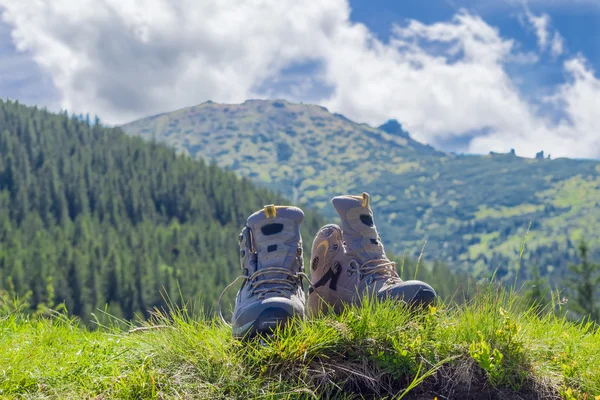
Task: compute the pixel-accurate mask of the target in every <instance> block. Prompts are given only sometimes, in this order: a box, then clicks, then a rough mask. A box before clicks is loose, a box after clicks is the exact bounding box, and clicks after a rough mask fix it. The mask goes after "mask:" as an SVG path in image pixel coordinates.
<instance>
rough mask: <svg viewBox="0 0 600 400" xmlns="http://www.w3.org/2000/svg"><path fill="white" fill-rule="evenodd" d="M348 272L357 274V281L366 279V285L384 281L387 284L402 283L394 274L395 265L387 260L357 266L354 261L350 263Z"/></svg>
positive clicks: (375, 260) (382, 259)
mask: <svg viewBox="0 0 600 400" xmlns="http://www.w3.org/2000/svg"><path fill="white" fill-rule="evenodd" d="M349 271H351V272H353V273H354V272H358V273H359V279H361V280H362V279H363V278H364V277H368V278H367V279H368V281H367V283H368V284H371V283H372V282H373V281H378V280H385V281H386V283H388V284H395V283H401V282H402V279H401V278H400V277H399V276H398V273H397V272H396V263H395V262H394V261H390V260H388V259H387V258H380V259H374V260H368V261H366V262H364V263H363V264H362V265H359V264H358V263H357V262H356V261H354V262H351V263H350V268H349Z"/></svg>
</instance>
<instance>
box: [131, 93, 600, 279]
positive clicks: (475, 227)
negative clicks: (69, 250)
mask: <svg viewBox="0 0 600 400" xmlns="http://www.w3.org/2000/svg"><path fill="white" fill-rule="evenodd" d="M122 128H123V129H124V130H125V131H126V132H127V133H129V134H132V135H139V136H141V137H143V138H146V139H156V140H159V141H162V142H165V143H167V144H169V145H171V146H173V147H175V148H176V149H177V150H178V151H181V152H183V153H187V154H189V155H191V156H192V157H203V158H207V159H214V160H215V161H216V162H217V163H218V165H219V166H222V167H225V168H228V169H231V170H233V171H235V172H237V173H238V174H240V175H242V176H247V177H249V178H251V179H252V180H254V181H255V182H259V183H260V184H262V185H264V186H266V187H269V188H271V189H274V190H277V191H279V192H282V193H284V194H286V195H287V196H288V197H291V198H292V199H293V200H294V201H301V202H303V203H307V204H311V205H314V206H316V207H317V208H318V209H320V210H321V211H322V213H324V214H325V215H326V216H327V217H332V218H335V217H336V215H335V213H334V212H333V210H332V208H331V206H330V204H329V200H330V198H331V197H333V196H334V195H337V194H340V193H354V192H356V193H360V192H362V191H368V192H369V193H371V194H372V197H373V204H374V207H375V210H376V217H375V218H376V223H377V226H378V228H380V231H381V232H382V238H383V240H384V242H385V243H386V246H389V247H390V248H391V249H393V250H394V252H396V253H402V252H403V251H406V252H407V254H409V255H410V256H418V255H419V253H420V251H421V250H422V249H423V245H424V243H425V242H427V247H426V252H425V256H426V258H432V259H433V258H435V259H441V260H444V261H446V262H448V263H451V264H454V265H456V267H457V268H461V269H464V270H467V271H469V272H474V273H479V272H491V271H493V270H495V269H496V268H497V267H499V274H500V276H505V275H506V276H508V277H510V276H511V274H513V273H515V269H516V265H517V259H518V257H519V253H520V244H521V240H522V239H523V237H524V236H525V234H527V232H528V229H529V223H530V222H531V223H532V226H531V231H530V232H529V237H528V243H529V244H528V253H527V254H529V255H530V257H526V260H527V261H531V263H535V264H539V265H540V266H541V267H542V268H543V269H544V270H545V273H547V274H552V273H554V272H556V271H559V275H560V274H561V273H562V272H561V271H563V270H564V269H565V268H566V266H567V264H568V263H569V262H573V261H575V260H576V252H575V246H574V244H573V243H574V241H576V240H578V239H579V238H580V237H582V236H588V237H591V240H590V241H591V243H592V246H595V245H596V244H598V243H599V242H600V240H599V239H598V236H599V235H598V233H599V230H600V229H599V228H597V226H599V225H600V209H599V208H598V207H595V206H594V203H593V202H592V200H593V198H595V197H597V198H600V162H598V161H595V160H573V159H568V158H557V159H552V160H550V159H547V158H544V159H530V158H525V157H520V156H518V155H516V153H515V152H510V153H493V152H491V153H490V154H488V155H461V154H453V153H448V152H443V151H439V150H436V149H435V148H433V147H432V146H430V145H425V144H422V143H420V142H418V141H416V140H414V139H412V137H411V136H410V133H408V132H406V131H405V130H404V129H403V128H402V126H401V124H400V123H398V122H397V121H394V120H389V121H387V122H386V123H384V124H383V125H381V126H380V127H378V128H374V127H371V126H369V125H367V124H359V123H356V122H353V121H351V120H349V119H348V118H346V117H345V116H343V115H340V114H332V113H330V112H329V111H328V110H327V109H326V108H324V107H321V106H315V105H305V104H295V103H289V102H287V101H284V100H247V101H245V102H244V103H241V104H220V103H213V102H210V103H209V102H206V103H202V104H200V105H197V106H192V107H188V108H185V109H181V110H177V111H174V112H170V113H163V114H160V116H155V117H150V119H140V120H137V121H134V122H132V123H129V124H125V125H123V126H122ZM390 132H391V133H390ZM578 196H579V199H578ZM582 198H583V199H586V201H581V199H582Z"/></svg>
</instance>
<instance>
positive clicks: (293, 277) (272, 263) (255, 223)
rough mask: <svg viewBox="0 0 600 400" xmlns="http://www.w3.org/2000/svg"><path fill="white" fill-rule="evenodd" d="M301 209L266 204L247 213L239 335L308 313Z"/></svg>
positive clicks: (237, 305) (242, 239)
mask: <svg viewBox="0 0 600 400" xmlns="http://www.w3.org/2000/svg"><path fill="white" fill-rule="evenodd" d="M303 219H304V213H303V212H302V210H300V209H299V208H296V207H286V206H277V207H275V206H273V205H269V206H265V208H264V209H263V210H260V211H257V212H255V213H254V214H252V215H251V216H250V217H248V220H247V222H246V226H245V227H244V229H243V230H242V233H241V234H240V263H241V267H242V270H243V279H244V282H243V284H242V288H241V289H240V290H239V292H238V295H237V298H236V302H235V308H234V311H233V319H232V328H233V336H234V337H236V338H243V337H252V336H255V335H256V334H259V333H267V332H270V331H272V330H273V328H275V327H276V326H277V325H279V324H282V323H285V322H286V321H288V320H289V319H290V318H292V317H293V316H299V317H301V318H304V307H305V295H304V291H303V289H302V281H301V275H300V273H301V272H303V270H304V261H303V257H302V238H301V236H300V225H301V224H302V220H303Z"/></svg>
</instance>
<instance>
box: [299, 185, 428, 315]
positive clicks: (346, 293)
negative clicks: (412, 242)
mask: <svg viewBox="0 0 600 400" xmlns="http://www.w3.org/2000/svg"><path fill="white" fill-rule="evenodd" d="M332 203H333V206H334V208H335V209H336V211H337V212H338V214H339V216H340V218H341V220H342V228H341V229H340V227H339V226H338V225H335V224H329V225H325V226H324V227H322V228H321V229H320V230H319V232H318V233H317V236H316V237H315V240H314V242H313V247H312V254H311V271H310V272H311V280H312V282H313V287H312V288H311V290H309V294H308V313H309V314H310V315H316V314H319V313H321V312H326V311H327V310H328V309H329V308H333V310H334V311H335V312H337V313H339V312H341V311H342V309H343V307H344V306H346V305H350V304H358V303H359V302H360V300H361V299H362V298H363V297H365V296H371V295H373V296H377V298H379V299H384V298H386V297H390V298H394V299H398V300H401V301H405V302H407V303H411V304H414V303H417V304H422V305H426V304H429V303H432V302H433V301H434V300H435V299H436V297H437V295H436V293H435V290H433V288H432V287H431V286H429V285H428V284H426V283H424V282H421V281H416V280H414V281H406V282H405V281H403V280H402V279H400V277H399V276H398V274H397V272H396V269H395V263H394V262H392V261H390V260H389V259H388V258H387V256H386V254H385V250H384V248H383V244H382V243H381V238H380V237H379V234H378V232H377V228H376V227H375V222H374V220H373V211H372V210H371V204H370V203H371V200H370V197H369V195H368V194H367V193H363V194H362V197H359V196H338V197H334V198H333V199H332Z"/></svg>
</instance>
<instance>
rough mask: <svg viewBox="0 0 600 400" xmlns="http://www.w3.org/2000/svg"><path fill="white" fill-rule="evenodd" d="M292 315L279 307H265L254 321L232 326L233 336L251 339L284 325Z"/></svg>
mask: <svg viewBox="0 0 600 400" xmlns="http://www.w3.org/2000/svg"><path fill="white" fill-rule="evenodd" d="M291 318H292V315H291V314H290V313H289V312H287V311H286V310H283V309H281V308H276V307H270V308H265V309H264V310H263V312H261V313H260V314H259V316H258V318H256V319H255V320H254V321H249V322H247V323H245V324H243V325H241V326H233V328H232V331H233V337H235V338H236V339H251V338H253V337H255V336H257V335H260V334H269V333H273V331H274V330H275V329H276V328H277V327H278V326H280V325H284V324H285V323H286V322H287V321H288V320H289V319H291Z"/></svg>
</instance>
